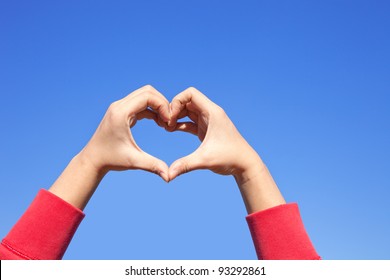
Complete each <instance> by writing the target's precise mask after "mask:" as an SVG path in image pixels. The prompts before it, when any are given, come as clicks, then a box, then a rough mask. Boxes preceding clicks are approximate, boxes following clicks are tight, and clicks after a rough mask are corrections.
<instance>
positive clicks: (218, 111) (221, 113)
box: [215, 104, 226, 116]
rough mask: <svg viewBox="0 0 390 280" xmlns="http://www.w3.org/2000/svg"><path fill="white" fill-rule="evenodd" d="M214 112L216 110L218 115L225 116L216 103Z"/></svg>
mask: <svg viewBox="0 0 390 280" xmlns="http://www.w3.org/2000/svg"><path fill="white" fill-rule="evenodd" d="M215 112H216V114H218V115H219V116H226V112H225V110H224V109H223V108H222V107H221V106H219V105H217V104H215Z"/></svg>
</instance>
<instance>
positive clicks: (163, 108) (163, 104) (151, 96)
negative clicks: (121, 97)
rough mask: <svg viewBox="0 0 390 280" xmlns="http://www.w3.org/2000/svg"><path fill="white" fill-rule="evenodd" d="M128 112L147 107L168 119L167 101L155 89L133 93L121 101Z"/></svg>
mask: <svg viewBox="0 0 390 280" xmlns="http://www.w3.org/2000/svg"><path fill="white" fill-rule="evenodd" d="M121 106H122V107H123V108H124V110H126V112H128V114H130V115H131V114H138V113H140V112H142V111H144V110H146V109H147V108H148V107H150V108H152V109H153V110H154V111H155V112H156V113H157V114H158V115H159V116H161V118H162V119H163V120H164V121H165V122H168V121H169V119H170V111H169V103H168V101H167V100H166V98H165V97H163V96H162V95H161V94H160V93H157V91H155V90H147V91H143V92H141V93H139V94H136V95H133V96H132V97H131V98H128V99H126V100H125V101H124V102H122V103H121Z"/></svg>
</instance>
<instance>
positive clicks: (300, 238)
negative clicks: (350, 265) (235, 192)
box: [246, 203, 320, 260]
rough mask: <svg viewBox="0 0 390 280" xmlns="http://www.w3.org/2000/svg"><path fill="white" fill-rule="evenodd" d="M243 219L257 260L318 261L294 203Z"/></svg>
mask: <svg viewBox="0 0 390 280" xmlns="http://www.w3.org/2000/svg"><path fill="white" fill-rule="evenodd" d="M246 220H247V222H248V225H249V229H250V232H251V234H252V239H253V242H254V245H255V249H256V253H257V256H258V258H259V259H264V260H267V259H268V260H294V259H295V260H304V259H320V257H319V256H318V254H317V253H316V251H315V249H314V247H313V245H312V243H311V241H310V238H309V236H308V235H307V233H306V230H305V228H304V225H303V222H302V219H301V215H300V213H299V209H298V205H297V204H296V203H289V204H283V205H279V206H275V207H272V208H269V209H266V210H263V211H259V212H256V213H252V214H250V215H248V216H247V217H246Z"/></svg>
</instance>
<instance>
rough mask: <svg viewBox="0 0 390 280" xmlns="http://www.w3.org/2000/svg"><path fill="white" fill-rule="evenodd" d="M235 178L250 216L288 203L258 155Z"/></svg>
mask: <svg viewBox="0 0 390 280" xmlns="http://www.w3.org/2000/svg"><path fill="white" fill-rule="evenodd" d="M234 178H235V179H236V182H237V185H238V187H239V189H240V192H241V195H242V198H243V200H244V203H245V207H246V209H247V212H248V214H252V213H255V212H258V211H261V210H265V209H268V208H271V207H274V206H277V205H281V204H285V203H286V202H285V200H284V198H283V196H282V194H281V192H280V190H279V188H278V186H277V185H276V183H275V181H274V179H273V178H272V176H271V174H270V172H269V171H268V168H267V166H266V165H265V164H264V163H263V162H262V160H261V159H260V157H258V155H257V154H256V155H253V157H252V159H251V161H250V164H248V165H247V167H246V168H245V169H244V170H243V171H242V172H240V173H239V174H236V175H235V176H234Z"/></svg>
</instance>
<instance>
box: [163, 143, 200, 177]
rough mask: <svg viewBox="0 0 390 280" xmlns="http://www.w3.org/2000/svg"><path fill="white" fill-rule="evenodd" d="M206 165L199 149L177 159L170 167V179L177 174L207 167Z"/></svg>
mask: <svg viewBox="0 0 390 280" xmlns="http://www.w3.org/2000/svg"><path fill="white" fill-rule="evenodd" d="M205 168H206V166H205V164H204V162H203V160H202V157H201V155H200V152H199V149H198V150H196V151H195V152H193V153H192V154H190V155H188V156H185V157H182V158H180V159H178V160H176V161H175V162H174V163H172V164H171V166H170V167H169V170H168V172H169V181H172V180H173V179H175V178H176V177H177V176H179V175H181V174H183V173H187V172H190V171H193V170H197V169H205Z"/></svg>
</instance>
